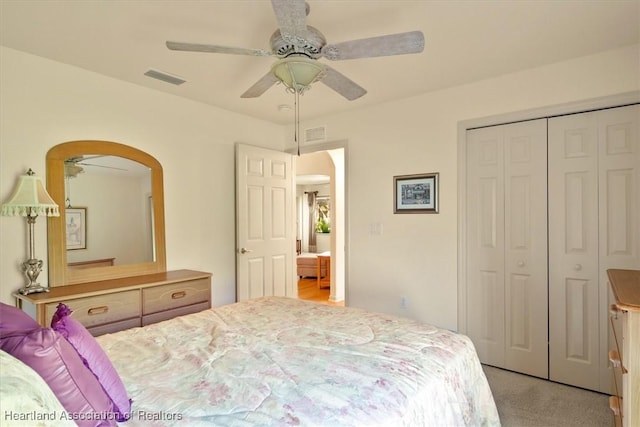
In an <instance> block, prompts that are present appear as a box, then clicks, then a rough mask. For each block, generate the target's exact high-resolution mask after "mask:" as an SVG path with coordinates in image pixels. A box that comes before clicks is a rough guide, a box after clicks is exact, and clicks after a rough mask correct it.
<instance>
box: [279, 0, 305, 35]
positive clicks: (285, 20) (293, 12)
mask: <svg viewBox="0 0 640 427" xmlns="http://www.w3.org/2000/svg"><path fill="white" fill-rule="evenodd" d="M271 5H272V6H273V11H274V13H275V15H276V19H277V20H278V27H279V28H280V33H281V34H282V37H284V38H286V37H288V36H294V37H296V36H297V37H302V38H304V36H305V34H306V32H307V4H306V3H305V1H304V0H271Z"/></svg>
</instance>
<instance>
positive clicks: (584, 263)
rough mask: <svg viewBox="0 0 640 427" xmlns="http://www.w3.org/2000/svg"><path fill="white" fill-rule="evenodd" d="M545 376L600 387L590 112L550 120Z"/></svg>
mask: <svg viewBox="0 0 640 427" xmlns="http://www.w3.org/2000/svg"><path fill="white" fill-rule="evenodd" d="M548 146H549V148H548V149H549V183H550V185H549V374H550V379H552V380H554V381H558V382H563V383H567V384H573V385H577V386H579V387H584V388H589V389H597V388H598V385H599V379H598V370H599V366H600V353H599V334H600V332H599V315H598V300H599V287H598V187H597V170H598V159H597V156H598V150H597V127H596V125H595V121H594V120H593V114H592V113H585V114H577V115H571V116H563V117H557V118H552V119H550V120H549V142H548Z"/></svg>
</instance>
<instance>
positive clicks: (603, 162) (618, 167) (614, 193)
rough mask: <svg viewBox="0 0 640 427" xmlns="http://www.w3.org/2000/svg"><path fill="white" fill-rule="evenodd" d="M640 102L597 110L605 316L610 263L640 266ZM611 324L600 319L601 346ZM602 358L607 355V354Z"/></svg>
mask: <svg viewBox="0 0 640 427" xmlns="http://www.w3.org/2000/svg"><path fill="white" fill-rule="evenodd" d="M639 128H640V106H638V105H632V106H627V107H620V108H612V109H609V110H603V111H600V112H598V137H599V142H600V144H599V158H598V160H599V162H598V166H599V174H598V177H599V178H598V179H599V192H600V207H599V218H600V220H599V229H600V252H599V264H600V265H599V279H600V280H599V281H600V295H601V297H600V306H599V312H600V316H601V318H602V319H607V318H608V314H609V311H608V310H609V304H611V303H613V301H614V300H613V296H612V295H611V289H610V287H609V286H608V278H607V269H610V268H619V269H632V270H637V269H640V154H639V151H640V141H639V134H640V129H639ZM608 332H609V324H608V322H606V321H602V322H601V323H600V337H601V339H600V348H601V352H604V353H605V354H606V351H607V350H609V349H612V348H615V347H614V346H615V343H614V342H613V340H614V338H613V337H608V335H609V334H608ZM603 359H604V358H603ZM611 377H612V374H611V372H610V367H609V363H608V360H607V359H604V360H602V361H601V365H600V390H601V391H603V392H610V391H611V390H612V387H611Z"/></svg>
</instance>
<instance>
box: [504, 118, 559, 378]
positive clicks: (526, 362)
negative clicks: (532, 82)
mask: <svg viewBox="0 0 640 427" xmlns="http://www.w3.org/2000/svg"><path fill="white" fill-rule="evenodd" d="M503 131H504V135H505V168H504V176H505V223H504V227H505V279H506V283H505V310H506V312H505V327H506V330H505V337H506V349H505V351H506V353H505V358H506V360H505V367H506V368H507V369H511V370H514V371H518V372H523V373H526V374H529V375H535V376H538V377H542V378H547V376H548V358H547V351H548V350H547V328H546V325H547V126H546V120H545V119H541V120H534V121H528V122H523V123H515V124H510V125H505V126H503Z"/></svg>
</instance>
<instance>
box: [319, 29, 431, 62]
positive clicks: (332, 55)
mask: <svg viewBox="0 0 640 427" xmlns="http://www.w3.org/2000/svg"><path fill="white" fill-rule="evenodd" d="M423 50H424V34H422V32H421V31H410V32H408V33H398V34H388V35H385V36H378V37H371V38H367V39H359V40H351V41H346V42H342V43H335V44H328V45H326V46H324V47H323V48H322V56H324V57H325V58H327V59H329V60H331V61H341V60H344V59H356V58H373V57H376V56H391V55H403V54H407V53H420V52H422V51H423Z"/></svg>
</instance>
